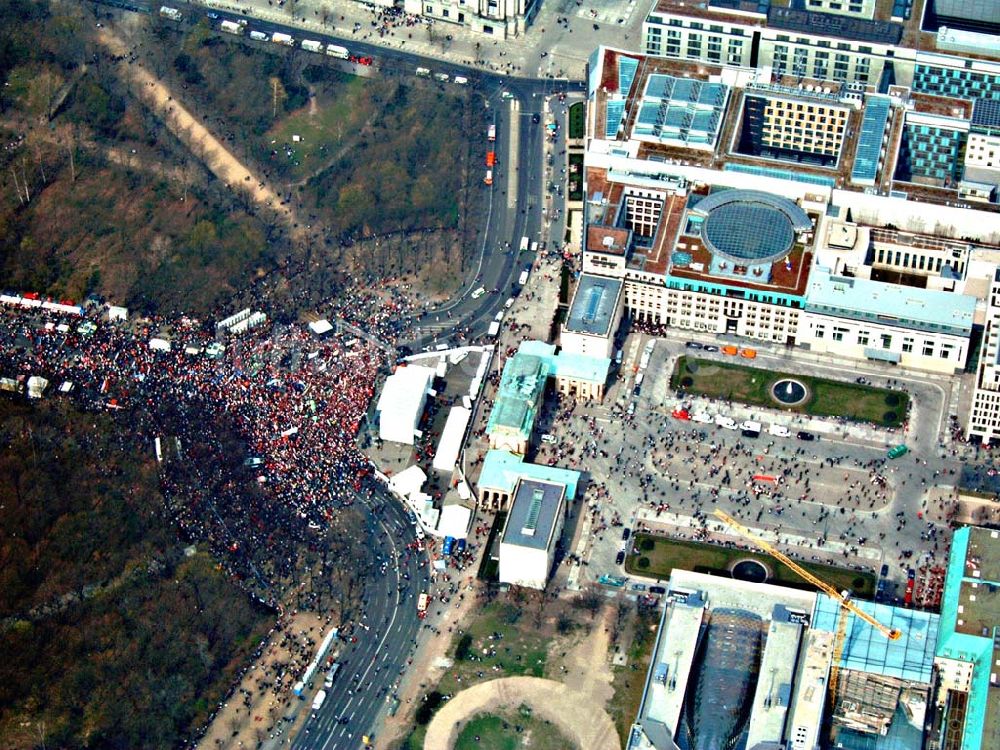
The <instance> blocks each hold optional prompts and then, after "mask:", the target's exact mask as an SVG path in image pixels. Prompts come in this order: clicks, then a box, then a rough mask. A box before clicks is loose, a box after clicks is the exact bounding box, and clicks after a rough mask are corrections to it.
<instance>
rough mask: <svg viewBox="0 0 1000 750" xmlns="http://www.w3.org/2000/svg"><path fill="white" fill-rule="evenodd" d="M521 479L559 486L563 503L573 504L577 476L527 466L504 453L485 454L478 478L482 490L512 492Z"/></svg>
mask: <svg viewBox="0 0 1000 750" xmlns="http://www.w3.org/2000/svg"><path fill="white" fill-rule="evenodd" d="M521 478H524V479H536V480H539V481H542V482H552V483H555V484H561V485H563V486H564V487H565V488H566V499H567V500H574V499H576V486H577V483H578V482H579V481H580V472H578V471H573V470H572V469H560V468H559V467H557V466H542V465H541V464H532V463H528V462H527V461H525V460H524V457H523V456H518V455H515V454H513V453H508V452H507V451H496V450H492V451H486V458H485V459H483V470H482V472H480V474H479V485H480V486H481V487H487V488H489V489H497V490H504V491H506V492H513V491H514V486H515V485H516V484H517V481H518V479H521Z"/></svg>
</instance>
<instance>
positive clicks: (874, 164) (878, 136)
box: [851, 96, 890, 184]
mask: <svg viewBox="0 0 1000 750" xmlns="http://www.w3.org/2000/svg"><path fill="white" fill-rule="evenodd" d="M889 111H890V107H889V99H888V97H885V96H869V97H868V101H867V102H865V116H864V119H863V120H862V121H861V132H860V133H859V135H858V147H857V149H856V151H855V153H854V167H853V168H852V169H851V182H861V183H867V184H874V183H875V178H876V177H877V176H878V162H879V156H880V155H881V152H882V139H883V137H884V136H885V129H886V126H887V125H888V124H889Z"/></svg>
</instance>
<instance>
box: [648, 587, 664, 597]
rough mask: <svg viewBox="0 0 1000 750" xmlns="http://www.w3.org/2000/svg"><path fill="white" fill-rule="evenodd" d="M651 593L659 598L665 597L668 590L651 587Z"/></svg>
mask: <svg viewBox="0 0 1000 750" xmlns="http://www.w3.org/2000/svg"><path fill="white" fill-rule="evenodd" d="M649 593H650V594H656V595H657V596H663V595H664V594H665V593H667V590H666V589H665V588H663V586H650V587H649Z"/></svg>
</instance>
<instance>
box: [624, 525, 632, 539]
mask: <svg viewBox="0 0 1000 750" xmlns="http://www.w3.org/2000/svg"><path fill="white" fill-rule="evenodd" d="M630 536H632V529H630V528H628V527H626V528H624V529H622V541H623V542H627V541H628V538H629V537H630Z"/></svg>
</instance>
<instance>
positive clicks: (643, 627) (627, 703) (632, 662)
mask: <svg viewBox="0 0 1000 750" xmlns="http://www.w3.org/2000/svg"><path fill="white" fill-rule="evenodd" d="M659 622H660V616H659V610H655V609H644V610H642V612H641V614H640V615H639V616H638V618H637V620H636V629H635V635H634V637H633V638H632V643H631V645H630V646H629V649H628V662H627V663H626V664H625V666H622V667H612V668H611V671H612V673H613V674H614V682H613V683H612V687H613V688H614V691H615V694H614V695H613V696H612V698H611V702H610V703H609V704H608V713H609V714H610V715H611V719H612V720H613V721H614V722H615V728H616V729H617V730H618V736H619V737H620V738H621V741H622V747H625V746H626V745H627V744H628V734H629V730H630V728H631V727H632V722H633V721H635V717H636V715H637V714H638V713H639V704H640V703H641V702H642V691H643V689H644V688H645V686H646V672H647V670H648V668H649V660H650V658H651V657H652V654H653V646H654V645H655V643H656V628H657V627H658V626H659Z"/></svg>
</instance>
